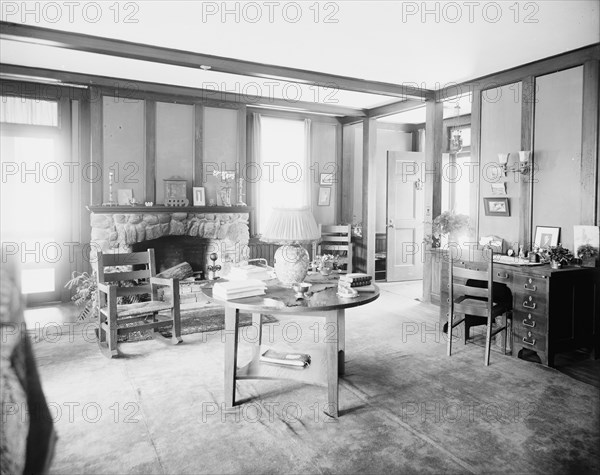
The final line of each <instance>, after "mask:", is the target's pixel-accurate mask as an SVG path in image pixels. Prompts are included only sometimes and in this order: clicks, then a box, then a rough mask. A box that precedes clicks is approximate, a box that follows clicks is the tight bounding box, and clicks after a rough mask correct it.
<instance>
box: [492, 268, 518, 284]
mask: <svg viewBox="0 0 600 475" xmlns="http://www.w3.org/2000/svg"><path fill="white" fill-rule="evenodd" d="M513 279H514V276H513V273H512V271H510V270H506V269H499V268H497V267H494V282H499V283H501V284H510V283H511V282H512V281H513Z"/></svg>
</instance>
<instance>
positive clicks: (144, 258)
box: [98, 249, 154, 267]
mask: <svg viewBox="0 0 600 475" xmlns="http://www.w3.org/2000/svg"><path fill="white" fill-rule="evenodd" d="M148 251H152V253H150V252H131V253H128V254H125V253H115V254H102V253H101V252H98V254H99V256H100V257H101V258H102V263H103V264H104V267H113V266H132V265H137V264H148V263H149V262H150V254H152V260H154V249H148Z"/></svg>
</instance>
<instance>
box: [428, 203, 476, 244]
mask: <svg viewBox="0 0 600 475" xmlns="http://www.w3.org/2000/svg"><path fill="white" fill-rule="evenodd" d="M467 229H469V217H468V216H467V215H466V214H456V213H455V212H454V211H444V212H443V213H442V214H440V215H439V216H438V217H437V218H435V219H434V220H433V233H432V234H428V235H427V236H425V239H424V241H425V242H426V243H428V244H431V245H432V247H439V246H440V243H441V239H442V236H446V235H452V234H457V233H459V232H461V231H465V230H467Z"/></svg>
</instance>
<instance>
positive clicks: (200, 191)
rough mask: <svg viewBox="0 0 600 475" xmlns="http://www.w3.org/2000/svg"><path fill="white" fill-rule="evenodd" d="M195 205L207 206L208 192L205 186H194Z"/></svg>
mask: <svg viewBox="0 0 600 475" xmlns="http://www.w3.org/2000/svg"><path fill="white" fill-rule="evenodd" d="M194 206H206V193H205V191H204V187H203V186H195V187H194Z"/></svg>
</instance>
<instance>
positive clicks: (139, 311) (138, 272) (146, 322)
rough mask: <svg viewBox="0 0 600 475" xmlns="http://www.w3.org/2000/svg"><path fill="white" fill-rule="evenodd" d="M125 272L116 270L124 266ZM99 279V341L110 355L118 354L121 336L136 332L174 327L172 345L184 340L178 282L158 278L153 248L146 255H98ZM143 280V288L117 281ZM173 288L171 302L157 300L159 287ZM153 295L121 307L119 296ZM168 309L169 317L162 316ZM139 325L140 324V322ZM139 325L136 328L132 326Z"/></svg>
mask: <svg viewBox="0 0 600 475" xmlns="http://www.w3.org/2000/svg"><path fill="white" fill-rule="evenodd" d="M123 266H126V267H125V269H126V270H123V269H114V268H115V267H123ZM95 267H96V269H95V270H96V275H97V276H98V291H97V299H98V300H97V304H98V341H99V342H100V343H103V342H104V341H107V346H108V350H109V351H110V356H111V357H114V356H117V355H118V351H117V338H118V335H121V334H127V333H130V332H134V331H141V330H148V329H154V332H155V333H156V332H158V327H165V326H167V325H168V324H169V322H170V323H171V324H172V326H173V331H172V335H173V336H172V340H173V343H175V344H177V343H180V342H181V341H182V340H181V319H180V313H179V281H178V280H177V279H164V278H159V277H156V266H155V260H154V249H148V250H147V251H145V252H132V253H118V254H103V253H102V252H98V253H97V261H96V264H95ZM132 280H142V282H141V283H140V285H132V286H126V287H125V286H119V285H118V282H127V281H132ZM161 286H166V287H169V288H170V289H171V302H163V301H161V300H159V299H158V287H161ZM142 294H150V298H151V300H149V301H144V302H136V303H129V304H119V303H117V299H118V298H119V297H124V296H130V295H142ZM166 310H169V311H170V313H171V315H170V318H165V317H163V316H161V315H159V312H162V311H166ZM137 322H139V323H137ZM133 323H137V324H136V325H132V324H133Z"/></svg>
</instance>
